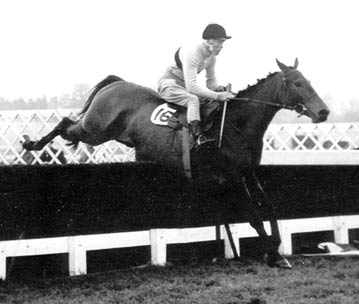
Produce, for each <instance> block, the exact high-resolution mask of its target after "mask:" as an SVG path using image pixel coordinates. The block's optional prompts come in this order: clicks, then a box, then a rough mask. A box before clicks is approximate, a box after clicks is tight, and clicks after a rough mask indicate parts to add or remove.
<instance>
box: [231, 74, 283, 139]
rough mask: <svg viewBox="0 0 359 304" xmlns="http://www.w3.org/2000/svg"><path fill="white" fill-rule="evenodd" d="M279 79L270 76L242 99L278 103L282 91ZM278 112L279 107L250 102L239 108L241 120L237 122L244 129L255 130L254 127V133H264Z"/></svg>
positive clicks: (244, 94)
mask: <svg viewBox="0 0 359 304" xmlns="http://www.w3.org/2000/svg"><path fill="white" fill-rule="evenodd" d="M278 77H279V76H278V75H272V76H269V78H267V79H266V80H265V81H263V82H262V83H260V84H258V87H256V86H254V87H252V88H251V89H250V90H249V92H248V93H246V92H245V91H244V92H243V94H241V95H240V97H246V98H249V99H255V100H261V101H265V102H271V103H275V102H278V96H279V91H280V80H279V79H278ZM278 110H279V108H278V107H274V106H271V105H267V104H261V103H256V102H254V101H249V102H247V103H246V104H242V105H240V107H237V111H239V112H238V113H237V115H238V116H240V117H241V119H239V120H237V121H238V125H239V126H243V127H244V128H246V127H248V126H255V128H253V127H252V130H253V132H255V133H257V132H260V133H263V132H264V131H265V130H266V129H267V127H268V125H269V124H270V122H271V121H272V119H273V117H274V115H275V114H276V113H277V112H278ZM235 115H236V114H235ZM243 119H244V120H245V121H243Z"/></svg>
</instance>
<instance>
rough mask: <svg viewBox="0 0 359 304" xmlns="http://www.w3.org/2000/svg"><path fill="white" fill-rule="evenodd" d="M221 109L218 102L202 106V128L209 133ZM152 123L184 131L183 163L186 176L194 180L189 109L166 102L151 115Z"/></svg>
mask: <svg viewBox="0 0 359 304" xmlns="http://www.w3.org/2000/svg"><path fill="white" fill-rule="evenodd" d="M220 109H221V106H220V103H219V102H218V101H208V102H206V103H204V104H203V105H201V110H200V111H201V113H200V114H201V126H202V128H203V130H205V131H208V130H209V129H210V128H211V127H212V125H213V117H214V115H215V113H216V112H218V111H219V110H220ZM151 122H152V123H154V124H157V125H161V126H167V127H169V128H171V129H173V130H174V131H175V132H176V131H178V130H182V134H183V136H182V162H183V170H184V175H185V176H186V177H188V178H192V171H191V157H190V154H191V153H190V151H191V150H192V148H193V140H192V139H191V138H192V136H191V134H190V127H189V124H188V121H187V109H186V108H185V107H181V106H178V105H176V104H173V103H168V102H164V103H162V104H161V105H159V106H157V107H156V108H155V110H154V111H153V112H152V115H151Z"/></svg>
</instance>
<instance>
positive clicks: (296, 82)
mask: <svg viewBox="0 0 359 304" xmlns="http://www.w3.org/2000/svg"><path fill="white" fill-rule="evenodd" d="M294 84H295V86H296V87H302V86H303V84H302V83H301V82H300V81H295V82H294Z"/></svg>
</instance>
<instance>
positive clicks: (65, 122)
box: [22, 117, 76, 151]
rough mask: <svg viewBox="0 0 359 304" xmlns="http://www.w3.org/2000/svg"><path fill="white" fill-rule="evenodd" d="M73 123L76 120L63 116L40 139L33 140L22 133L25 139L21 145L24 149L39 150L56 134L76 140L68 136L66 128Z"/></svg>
mask: <svg viewBox="0 0 359 304" xmlns="http://www.w3.org/2000/svg"><path fill="white" fill-rule="evenodd" d="M74 125H76V122H74V121H72V120H71V119H70V118H68V117H64V118H63V119H62V120H61V122H60V123H59V124H58V125H57V126H56V127H55V128H54V129H53V130H52V131H51V132H50V133H48V134H47V135H45V136H44V137H42V138H41V139H40V140H37V141H33V140H30V139H29V138H28V136H27V135H24V138H25V141H24V143H23V144H22V146H23V148H24V149H26V150H36V151H39V150H41V149H42V148H43V147H45V146H46V145H47V144H48V143H49V142H50V141H51V140H53V139H54V138H55V137H56V136H58V135H61V136H62V137H63V138H65V139H68V140H71V141H74V142H76V140H73V139H72V138H70V137H69V136H68V129H69V128H70V127H71V126H74Z"/></svg>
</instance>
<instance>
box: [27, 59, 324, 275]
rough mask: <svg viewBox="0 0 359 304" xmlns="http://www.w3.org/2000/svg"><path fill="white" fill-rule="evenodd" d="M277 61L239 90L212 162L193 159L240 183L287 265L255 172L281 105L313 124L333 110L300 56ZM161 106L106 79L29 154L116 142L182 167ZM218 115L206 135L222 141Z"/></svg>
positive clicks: (142, 91) (132, 87)
mask: <svg viewBox="0 0 359 304" xmlns="http://www.w3.org/2000/svg"><path fill="white" fill-rule="evenodd" d="M277 64H278V66H279V68H280V71H279V72H275V73H271V74H269V75H268V76H267V78H264V79H261V80H259V81H258V83H257V84H255V85H253V86H249V87H248V88H247V89H246V90H243V91H240V92H238V93H237V95H236V98H234V99H233V100H232V101H230V102H229V103H228V106H227V111H226V113H227V114H226V116H225V123H224V128H223V143H222V145H221V147H220V148H215V150H216V152H215V153H214V155H215V157H213V158H212V159H208V158H205V159H206V161H205V164H203V161H202V160H203V159H204V158H203V157H202V156H201V155H200V153H196V152H195V151H192V152H191V160H192V163H193V164H194V165H193V166H192V168H193V170H194V171H195V170H199V169H201V167H206V168H208V167H209V168H212V169H213V171H212V172H215V174H216V175H217V176H218V173H220V174H221V175H222V176H224V178H225V179H226V180H230V181H231V183H233V184H234V185H235V188H236V191H238V195H240V197H241V204H242V206H243V207H244V208H245V210H246V211H247V212H248V216H249V222H250V224H251V225H252V226H253V227H254V228H255V229H256V231H257V233H258V235H259V237H260V240H261V243H262V244H263V246H264V249H265V252H266V262H267V264H268V265H270V266H276V267H285V268H290V267H291V266H290V264H289V262H288V261H287V260H286V259H285V258H284V257H283V256H282V255H281V254H280V253H279V252H278V247H279V245H280V242H281V240H280V235H279V229H278V224H277V217H276V214H275V211H274V208H273V205H272V203H271V202H270V201H269V200H268V198H267V196H266V194H265V193H264V191H263V189H262V187H261V185H260V183H259V182H258V180H257V178H256V175H255V169H256V168H257V167H258V166H259V164H260V160H261V155H262V147H263V136H264V133H265V131H266V129H267V127H268V125H269V123H270V122H271V120H272V119H273V117H274V115H275V114H276V112H277V111H278V110H279V109H281V108H289V109H300V113H301V114H304V115H306V116H308V117H309V118H311V120H312V122H313V123H319V122H323V121H325V120H326V119H327V116H328V114H329V110H328V108H327V106H326V105H325V104H324V103H323V101H322V100H321V99H320V97H319V96H318V95H317V93H316V92H315V90H314V89H313V88H312V86H311V84H310V82H309V81H308V80H307V79H306V78H304V76H303V75H302V73H301V72H299V71H298V70H297V66H298V60H297V59H296V61H295V64H294V66H293V67H289V66H286V65H284V64H283V63H281V62H279V61H278V60H277ZM236 99H237V100H236ZM163 102H164V100H163V99H161V98H160V97H159V95H158V94H157V93H156V92H154V91H153V90H151V89H149V88H145V87H142V86H139V85H136V84H134V83H130V82H126V81H123V80H122V79H121V78H119V77H116V76H109V77H107V78H106V79H104V80H103V81H102V82H100V83H99V84H98V85H97V86H95V87H94V89H93V91H92V93H91V95H90V96H89V98H88V100H87V102H86V104H85V106H84V109H83V110H82V116H81V117H80V119H79V120H78V121H72V120H70V119H69V118H67V117H65V118H63V120H62V121H61V122H60V123H59V124H58V125H57V126H56V127H55V128H54V129H53V130H52V131H51V132H50V133H49V134H48V135H46V136H44V137H43V138H41V139H40V140H38V141H29V140H28V141H26V142H25V143H24V144H23V146H24V148H26V149H28V150H40V149H42V148H43V147H44V146H45V145H46V144H47V143H49V142H50V141H51V140H52V139H53V138H54V137H55V136H58V135H60V136H62V137H63V138H64V139H66V140H69V141H71V142H72V143H73V144H77V143H78V142H79V141H81V142H84V143H88V144H90V145H99V144H102V143H104V142H106V141H109V140H117V141H118V142H120V143H124V144H125V145H127V146H130V147H135V150H136V159H137V160H138V161H155V162H160V163H162V164H165V165H168V166H171V167H175V168H178V169H180V170H183V163H182V156H181V151H182V148H181V138H182V135H183V132H182V131H179V132H174V131H173V130H172V129H170V128H168V127H166V126H158V125H155V124H153V123H152V122H151V121H150V117H151V113H152V112H153V111H154V109H155V108H156V107H157V106H158V105H159V104H162V103H163ZM298 111H299V110H298ZM221 117H222V113H221V112H220V111H218V112H217V113H216V114H215V115H214V118H213V126H212V127H211V128H210V129H209V130H208V133H209V135H210V136H213V137H214V138H216V139H217V141H218V140H219V137H220V129H221ZM217 144H218V142H217ZM199 155H200V156H199ZM204 165H205V166H204ZM207 171H208V170H207ZM207 171H206V172H207ZM209 171H210V170H209ZM198 172H200V171H198ZM259 205H261V206H262V207H264V208H265V210H267V213H268V216H269V220H270V223H271V230H272V238H270V237H269V236H268V235H267V233H266V231H265V229H264V226H263V219H262V217H261V215H260V213H259V210H258V207H259Z"/></svg>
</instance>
